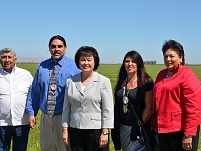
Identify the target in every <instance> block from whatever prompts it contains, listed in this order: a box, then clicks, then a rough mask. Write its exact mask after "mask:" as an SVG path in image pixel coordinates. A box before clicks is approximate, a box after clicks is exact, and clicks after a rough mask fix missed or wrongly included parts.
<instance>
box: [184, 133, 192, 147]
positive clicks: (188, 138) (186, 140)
mask: <svg viewBox="0 0 201 151" xmlns="http://www.w3.org/2000/svg"><path fill="white" fill-rule="evenodd" d="M182 147H183V149H185V150H192V136H186V135H184V137H183V140H182Z"/></svg>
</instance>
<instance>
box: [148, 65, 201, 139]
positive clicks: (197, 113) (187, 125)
mask: <svg viewBox="0 0 201 151" xmlns="http://www.w3.org/2000/svg"><path fill="white" fill-rule="evenodd" d="M167 72H168V69H164V70H162V71H160V72H159V74H158V76H157V78H156V82H155V86H154V88H153V99H154V101H155V105H156V107H155V110H156V113H157V116H156V115H155V116H154V114H153V120H152V122H153V123H152V126H153V127H152V128H158V133H169V132H175V131H181V130H184V134H189V135H193V136H195V135H196V130H197V127H198V125H199V124H200V123H201V85H200V81H199V79H198V78H197V77H196V75H195V73H194V72H192V71H191V70H190V69H189V68H187V67H186V66H181V67H180V68H179V70H178V71H176V73H175V74H173V75H172V76H171V77H169V78H166V77H165V74H166V73H167ZM154 119H155V120H154ZM154 121H155V123H154ZM156 121H157V122H156ZM156 124H158V125H156ZM156 126H158V127H156Z"/></svg>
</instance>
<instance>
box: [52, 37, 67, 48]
mask: <svg viewBox="0 0 201 151" xmlns="http://www.w3.org/2000/svg"><path fill="white" fill-rule="evenodd" d="M55 39H58V40H61V41H62V42H63V44H64V46H66V41H65V39H64V37H62V36H60V35H56V36H53V37H52V38H51V39H50V41H49V45H48V46H49V47H50V45H51V43H52V41H53V40H55Z"/></svg>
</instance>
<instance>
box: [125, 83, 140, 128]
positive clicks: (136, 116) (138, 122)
mask: <svg viewBox="0 0 201 151" xmlns="http://www.w3.org/2000/svg"><path fill="white" fill-rule="evenodd" d="M125 91H126V94H127V91H128V89H127V82H126V85H125ZM128 104H129V105H130V107H131V110H132V112H133V114H134V116H135V118H136V120H137V124H138V126H139V127H140V128H142V127H143V124H142V121H141V120H140V119H139V117H138V115H137V113H136V111H135V109H134V107H133V105H132V104H131V102H130V101H128Z"/></svg>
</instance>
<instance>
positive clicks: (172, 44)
mask: <svg viewBox="0 0 201 151" xmlns="http://www.w3.org/2000/svg"><path fill="white" fill-rule="evenodd" d="M168 49H172V50H173V51H175V52H176V53H177V54H178V55H179V56H180V57H182V62H181V63H182V64H183V65H184V64H185V58H184V49H183V46H182V45H181V44H180V43H178V42H177V41H175V40H168V41H165V42H164V44H163V46H162V52H163V55H164V54H165V52H166V51H167V50H168Z"/></svg>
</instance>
